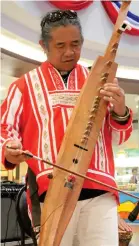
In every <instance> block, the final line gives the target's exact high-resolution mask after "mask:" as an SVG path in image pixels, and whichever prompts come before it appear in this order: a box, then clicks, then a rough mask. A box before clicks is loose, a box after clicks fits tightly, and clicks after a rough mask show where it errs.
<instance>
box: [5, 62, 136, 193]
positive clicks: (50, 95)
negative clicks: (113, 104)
mask: <svg viewBox="0 0 139 246" xmlns="http://www.w3.org/2000/svg"><path fill="white" fill-rule="evenodd" d="M87 74H88V72H87V70H86V69H85V68H84V67H82V66H80V65H76V67H75V68H74V69H73V70H72V72H71V73H70V75H69V77H68V82H67V88H66V87H65V84H64V82H63V80H62V77H61V76H60V74H59V72H58V71H57V70H56V69H55V68H54V67H53V66H52V65H51V64H50V63H49V62H44V63H42V65H41V66H40V67H38V68H36V69H34V70H32V71H30V72H29V73H27V74H25V75H24V76H23V77H21V78H20V79H18V80H17V81H15V82H14V83H13V84H12V85H11V86H10V88H9V93H8V96H7V98H6V99H5V101H4V102H3V104H2V125H1V130H2V134H1V135H2V136H1V143H2V146H3V149H4V146H5V144H6V142H7V140H9V139H17V138H18V139H19V140H20V141H21V142H22V145H23V149H24V150H29V151H30V152H32V153H33V154H34V155H37V156H40V157H42V158H44V159H47V160H49V161H50V162H53V163H55V162H56V159H57V154H58V151H59V148H60V145H61V142H62V139H63V136H64V132H65V130H66V126H67V124H68V121H69V118H70V116H71V113H72V109H73V107H74V105H75V104H76V100H77V97H78V95H79V92H80V89H81V88H82V86H83V84H84V82H85V78H86V77H87ZM92 84H93V81H92ZM92 89H93V85H92ZM77 130H78V129H77ZM131 132H132V117H130V119H129V120H128V123H127V124H125V125H120V124H119V123H117V122H116V121H114V120H113V119H112V117H111V115H110V113H109V111H108V112H107V114H106V117H105V118H104V121H103V125H102V129H101V131H100V134H99V137H98V141H97V143H96V147H95V150H94V153H92V160H91V163H90V166H89V169H88V172H87V176H89V177H91V178H95V179H97V180H99V181H102V182H104V183H106V184H109V185H112V186H114V187H116V184H115V178H114V158H113V152H112V141H115V142H116V143H117V144H122V143H123V142H124V141H126V140H127V139H128V138H129V136H130V135H131ZM67 151H68V150H67ZM2 162H3V163H4V155H3V157H2ZM27 163H28V165H29V167H30V168H31V169H32V170H33V172H34V173H35V175H36V179H37V183H38V187H39V195H40V194H42V193H43V192H44V191H46V190H47V188H48V183H49V179H48V178H47V174H48V173H49V172H51V170H52V168H51V167H50V166H48V165H47V164H45V163H43V162H41V161H37V160H34V159H30V160H28V161H27ZM83 187H84V188H92V189H93V188H94V189H103V190H109V189H107V188H106V187H102V186H100V185H99V184H96V183H93V182H91V181H88V180H85V181H84V185H83ZM115 194H116V193H115Z"/></svg>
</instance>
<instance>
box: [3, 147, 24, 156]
mask: <svg viewBox="0 0 139 246" xmlns="http://www.w3.org/2000/svg"><path fill="white" fill-rule="evenodd" d="M6 154H7V155H12V156H18V155H21V154H22V150H21V149H15V150H14V149H7V151H6Z"/></svg>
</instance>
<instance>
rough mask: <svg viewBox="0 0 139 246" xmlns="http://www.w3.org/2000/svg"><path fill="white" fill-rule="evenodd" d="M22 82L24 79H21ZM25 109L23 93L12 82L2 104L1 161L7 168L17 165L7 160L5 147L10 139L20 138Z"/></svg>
mask: <svg viewBox="0 0 139 246" xmlns="http://www.w3.org/2000/svg"><path fill="white" fill-rule="evenodd" d="M20 82H22V80H21V81H20ZM22 111H23V98H22V93H21V91H20V89H19V87H18V86H17V83H16V82H14V83H12V84H11V86H10V88H9V91H8V95H7V97H6V99H5V100H4V102H3V103H2V105H1V137H0V143H1V150H2V151H1V159H2V160H1V162H2V163H3V164H4V165H5V167H6V168H7V169H13V168H14V167H15V165H13V164H11V163H8V165H6V163H7V162H5V157H4V149H5V145H6V143H7V142H8V141H9V140H17V139H18V140H20V141H22V138H21V135H20V122H21V116H22Z"/></svg>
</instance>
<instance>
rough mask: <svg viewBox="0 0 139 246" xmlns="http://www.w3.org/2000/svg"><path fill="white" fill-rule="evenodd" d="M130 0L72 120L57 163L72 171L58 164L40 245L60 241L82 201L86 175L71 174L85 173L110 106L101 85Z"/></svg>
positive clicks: (112, 67)
mask: <svg viewBox="0 0 139 246" xmlns="http://www.w3.org/2000/svg"><path fill="white" fill-rule="evenodd" d="M130 2H131V1H124V2H123V3H122V5H121V8H120V11H119V15H118V18H117V22H116V24H115V27H114V31H113V34H112V37H111V39H110V42H109V44H108V47H107V49H106V52H105V54H104V56H100V57H98V58H97V60H96V62H95V64H94V65H93V67H92V69H91V72H90V73H89V76H88V78H87V80H86V82H85V83H84V86H83V88H82V90H81V92H80V95H79V97H78V100H77V104H76V106H75V108H74V110H73V113H72V116H71V119H70V121H69V123H68V126H67V129H66V132H65V135H64V139H63V142H62V145H61V148H60V151H59V154H58V158H57V162H56V164H57V165H59V166H63V167H65V168H66V169H68V170H69V174H68V173H67V172H65V171H62V170H59V169H57V168H54V172H53V178H52V180H51V181H50V184H49V188H48V191H47V196H46V198H45V201H44V205H43V210H42V215H41V230H40V240H39V246H59V245H60V242H61V239H62V237H63V234H64V232H65V230H66V227H67V225H68V223H69V221H70V219H71V216H72V214H73V211H74V209H75V206H76V203H77V201H78V197H79V194H80V192H81V189H82V186H83V182H84V179H83V178H81V177H79V176H78V177H77V176H71V175H70V171H74V172H77V173H80V174H83V175H85V174H86V172H87V170H88V167H89V164H90V161H91V158H92V153H93V151H94V148H95V145H96V142H97V139H98V136H99V132H100V129H101V126H102V123H103V119H104V117H105V115H106V110H107V103H106V102H105V101H104V100H103V99H102V98H101V96H100V89H101V88H103V86H104V83H106V82H112V81H113V79H114V77H115V75H116V70H117V66H118V65H117V64H116V63H115V62H114V60H115V56H116V52H117V48H118V44H119V41H120V38H121V34H122V33H123V32H124V31H125V30H126V29H127V28H129V26H128V23H126V22H124V20H125V18H126V15H127V12H128V8H129V5H130Z"/></svg>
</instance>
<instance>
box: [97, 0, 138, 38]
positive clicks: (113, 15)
mask: <svg viewBox="0 0 139 246" xmlns="http://www.w3.org/2000/svg"><path fill="white" fill-rule="evenodd" d="M101 2H102V5H103V7H104V9H105V10H106V12H107V14H108V16H109V18H110V19H111V21H112V22H113V24H115V22H116V20H117V16H118V12H119V9H120V6H121V2H120V1H101ZM126 20H127V21H128V22H129V23H130V26H131V27H132V29H131V30H126V33H128V34H130V35H135V36H139V16H137V15H135V14H133V13H131V12H130V11H128V14H127V19H126Z"/></svg>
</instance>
